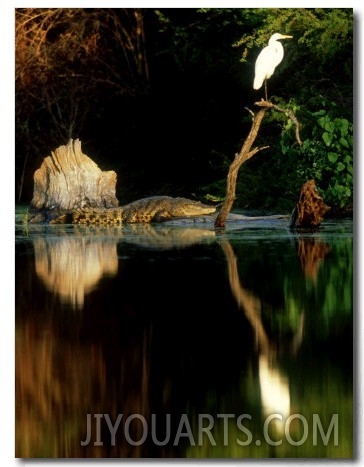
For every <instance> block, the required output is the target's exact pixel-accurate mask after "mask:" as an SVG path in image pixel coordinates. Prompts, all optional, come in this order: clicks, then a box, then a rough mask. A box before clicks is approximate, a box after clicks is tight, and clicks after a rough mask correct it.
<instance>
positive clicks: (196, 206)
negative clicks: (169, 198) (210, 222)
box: [173, 200, 216, 217]
mask: <svg viewBox="0 0 364 467" xmlns="http://www.w3.org/2000/svg"><path fill="white" fill-rule="evenodd" d="M215 211H216V207H215V206H209V205H207V204H203V203H201V202H200V201H191V200H185V202H184V203H183V202H181V204H176V206H175V209H173V215H174V216H176V217H177V216H201V215H203V214H212V213H213V212H215Z"/></svg>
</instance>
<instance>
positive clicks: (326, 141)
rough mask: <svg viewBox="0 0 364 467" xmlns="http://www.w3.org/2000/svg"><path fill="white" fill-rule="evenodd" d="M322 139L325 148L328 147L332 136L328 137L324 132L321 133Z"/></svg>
mask: <svg viewBox="0 0 364 467" xmlns="http://www.w3.org/2000/svg"><path fill="white" fill-rule="evenodd" d="M322 139H323V140H324V143H325V144H326V146H330V144H331V141H332V135H330V134H329V133H327V132H326V131H325V133H323V135H322Z"/></svg>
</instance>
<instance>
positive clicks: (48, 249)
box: [33, 236, 118, 308]
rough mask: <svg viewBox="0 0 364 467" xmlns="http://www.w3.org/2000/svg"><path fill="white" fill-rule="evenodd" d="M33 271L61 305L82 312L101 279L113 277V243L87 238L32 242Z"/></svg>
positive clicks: (115, 258)
mask: <svg viewBox="0 0 364 467" xmlns="http://www.w3.org/2000/svg"><path fill="white" fill-rule="evenodd" d="M33 244H34V254H35V271H36V273H37V274H38V276H39V277H40V278H41V279H42V281H43V282H44V284H45V286H46V287H47V288H48V290H50V291H51V292H54V293H57V294H58V295H60V297H61V299H62V301H63V302H64V303H69V304H71V305H72V306H73V307H74V308H82V307H83V304H84V300H85V294H87V293H89V292H90V291H91V290H93V289H94V287H95V286H96V285H97V283H98V282H99V281H100V279H101V278H102V277H103V276H111V277H112V276H115V274H116V273H117V270H118V256H117V251H116V241H115V240H111V241H109V240H100V239H97V241H95V240H94V239H92V238H89V237H71V236H66V237H59V238H58V239H57V240H54V239H51V240H48V239H47V238H35V239H34V242H33Z"/></svg>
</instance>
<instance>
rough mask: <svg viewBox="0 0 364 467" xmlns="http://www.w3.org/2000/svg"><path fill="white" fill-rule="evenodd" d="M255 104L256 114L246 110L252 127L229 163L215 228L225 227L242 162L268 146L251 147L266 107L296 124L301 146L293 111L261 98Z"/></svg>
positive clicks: (299, 142) (297, 123)
mask: <svg viewBox="0 0 364 467" xmlns="http://www.w3.org/2000/svg"><path fill="white" fill-rule="evenodd" d="M255 105H256V106H258V107H261V109H260V110H259V111H258V113H257V114H254V113H253V112H252V111H251V110H249V109H247V110H248V112H249V113H250V114H251V115H252V127H251V129H250V132H249V134H248V136H247V138H246V140H245V142H244V144H243V146H242V148H241V150H240V152H239V153H237V154H236V155H235V159H234V160H233V162H232V163H231V164H230V167H229V172H228V175H227V179H226V196H225V200H224V202H223V205H222V207H221V210H220V212H219V214H218V216H217V217H216V220H215V228H222V227H225V222H226V219H227V216H228V214H229V212H230V210H231V208H232V206H233V203H234V200H235V193H236V180H237V177H238V172H239V169H240V167H241V166H242V164H244V162H246V161H247V160H249V159H250V158H251V157H253V156H254V155H255V154H256V153H257V152H259V151H262V150H263V149H267V148H268V147H269V146H262V147H256V148H253V149H251V147H252V146H253V144H254V141H255V139H256V137H257V135H258V131H259V128H260V125H261V123H262V121H263V118H264V115H265V113H266V111H267V110H268V109H272V108H273V109H276V110H278V111H279V112H283V113H284V114H286V115H287V116H288V117H289V118H290V119H291V120H292V121H293V122H294V123H295V125H296V139H297V142H298V144H299V145H300V146H301V145H302V142H301V139H300V136H299V122H298V120H297V118H296V117H295V115H294V114H293V112H292V111H291V110H289V109H282V108H281V107H278V106H277V105H275V104H272V103H271V102H268V101H264V100H263V99H262V100H261V101H260V102H255Z"/></svg>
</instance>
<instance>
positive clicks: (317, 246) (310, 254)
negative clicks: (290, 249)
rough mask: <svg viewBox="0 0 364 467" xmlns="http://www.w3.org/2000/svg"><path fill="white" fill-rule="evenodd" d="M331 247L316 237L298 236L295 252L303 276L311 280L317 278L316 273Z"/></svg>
mask: <svg viewBox="0 0 364 467" xmlns="http://www.w3.org/2000/svg"><path fill="white" fill-rule="evenodd" d="M330 251H331V248H330V247H329V246H328V245H327V244H326V243H325V242H323V241H322V240H320V239H317V238H305V237H301V238H300V237H299V238H298V240H297V254H298V257H299V258H300V261H301V265H302V269H303V272H304V273H305V276H306V277H307V278H308V279H311V280H312V281H313V282H315V281H316V279H317V273H318V270H319V268H320V265H321V263H322V261H323V260H324V258H325V256H326V255H327V254H328V253H329V252H330Z"/></svg>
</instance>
